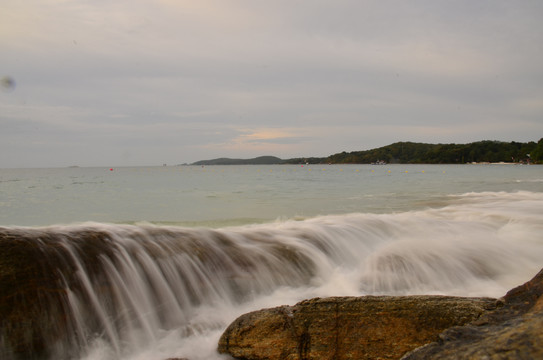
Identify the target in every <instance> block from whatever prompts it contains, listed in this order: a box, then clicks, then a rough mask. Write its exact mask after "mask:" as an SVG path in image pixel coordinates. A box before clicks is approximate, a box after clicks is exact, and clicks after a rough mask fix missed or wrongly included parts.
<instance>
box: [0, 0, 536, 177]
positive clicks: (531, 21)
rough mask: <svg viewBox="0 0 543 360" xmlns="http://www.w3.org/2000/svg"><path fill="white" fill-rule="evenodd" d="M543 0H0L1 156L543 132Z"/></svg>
mask: <svg viewBox="0 0 543 360" xmlns="http://www.w3.org/2000/svg"><path fill="white" fill-rule="evenodd" d="M541 19H543V1H541V0H519V1H510V0H505V1H502V0H478V1H473V0H457V1H449V0H446V1H442V0H410V1H406V0H401V1H400V0H396V1H395V0H375V1H373V0H334V1H331V0H328V1H324V0H273V1H264V0H198V1H195V0H25V1H21V0H2V3H1V4H0V49H1V51H0V168H12V167H15V168H21V167H64V166H73V165H78V166H139V165H142V166H144V165H145V166H147V165H162V164H164V163H166V164H168V165H175V164H181V163H192V162H195V161H198V160H203V159H212V158H218V157H231V158H252V157H256V156H262V155H274V156H278V157H281V158H284V159H287V158H294V157H310V156H318V157H321V156H328V155H331V154H335V153H338V152H342V151H347V152H349V151H359V150H368V149H372V148H376V147H381V146H385V145H388V144H391V143H394V142H397V141H414V142H424V143H469V142H474V141H479V140H499V141H507V142H509V141H519V142H528V141H538V140H539V139H540V138H541V137H543V66H542V64H543V21H541Z"/></svg>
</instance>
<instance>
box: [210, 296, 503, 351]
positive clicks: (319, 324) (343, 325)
mask: <svg viewBox="0 0 543 360" xmlns="http://www.w3.org/2000/svg"><path fill="white" fill-rule="evenodd" d="M495 307H496V300H495V299H490V298H459V297H444V296H406V297H394V296H382V297H375V296H365V297H332V298H325V299H319V298H317V299H312V300H307V301H303V302H300V303H298V304H296V305H294V306H282V307H277V308H273V309H265V310H260V311H255V312H252V313H248V314H245V315H242V316H241V317H239V318H238V319H236V320H235V321H234V322H233V323H232V324H231V325H230V326H229V327H228V328H227V329H226V331H225V332H224V334H223V335H222V337H221V339H220V340H219V348H218V350H219V352H221V353H227V354H230V355H231V356H233V357H235V358H238V359H245V360H258V359H267V360H274V359H282V360H287V359H292V360H294V359H296V360H310V359H337V360H340V359H399V358H400V357H401V356H402V355H404V354H405V353H406V352H408V351H411V350H413V349H415V348H417V347H419V346H422V345H424V344H427V343H430V342H433V341H437V340H438V339H439V338H438V336H439V334H440V333H441V332H443V331H444V330H445V329H448V328H450V327H452V326H458V325H464V324H467V323H469V322H472V321H474V320H476V319H478V318H479V317H480V316H481V315H482V314H483V313H484V312H486V311H489V310H490V309H494V308H495Z"/></svg>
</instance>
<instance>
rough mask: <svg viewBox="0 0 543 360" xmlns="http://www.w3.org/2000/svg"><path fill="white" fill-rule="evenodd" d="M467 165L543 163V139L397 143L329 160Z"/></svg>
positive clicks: (366, 162)
mask: <svg viewBox="0 0 543 360" xmlns="http://www.w3.org/2000/svg"><path fill="white" fill-rule="evenodd" d="M379 160H381V161H384V162H387V163H400V164H423V163H424V164H464V163H471V162H525V163H526V162H529V161H530V162H533V163H535V162H542V160H543V138H542V139H541V140H539V142H538V143H536V142H533V141H532V142H528V143H520V142H514V141H513V142H501V141H489V140H486V141H478V142H474V143H470V144H424V143H414V142H397V143H394V144H391V145H387V146H383V147H380V148H377V149H372V150H366V151H353V152H349V153H347V152H342V153H338V154H334V155H331V156H329V157H328V158H326V160H325V161H326V162H328V163H333V164H349V163H352V164H369V163H374V162H377V161H379Z"/></svg>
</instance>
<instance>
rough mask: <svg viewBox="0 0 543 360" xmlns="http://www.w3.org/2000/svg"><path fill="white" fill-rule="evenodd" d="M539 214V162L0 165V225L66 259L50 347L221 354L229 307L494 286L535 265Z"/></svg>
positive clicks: (104, 354) (483, 291)
mask: <svg viewBox="0 0 543 360" xmlns="http://www.w3.org/2000/svg"><path fill="white" fill-rule="evenodd" d="M541 219H543V166H538V165H512V164H469V165H468V164H466V165H399V164H396V165H309V164H303V165H302V164H300V165H262V166H261V165H245V166H237V165H231V166H157V167H116V168H108V167H96V168H85V167H70V168H51V169H0V227H2V228H8V229H10V230H14V231H19V232H20V233H25V232H29V233H30V232H33V231H37V230H39V231H43V232H47V233H49V234H51V235H52V236H53V237H54V236H58V239H59V240H58V241H59V244H61V245H60V246H62V247H63V248H65V249H67V253H69V254H70V256H71V260H70V261H72V263H74V264H76V266H75V269H74V268H73V267H72V268H70V267H66V268H63V267H62V266H63V265H62V264H59V268H58V269H57V271H59V272H60V273H61V274H62V273H63V272H75V274H76V277H77V278H78V279H80V284H79V285H78V286H76V287H74V288H71V286H72V285H70V284H68V283H66V284H65V286H66V293H67V294H68V295H67V298H66V307H65V309H64V311H65V313H66V317H67V318H68V319H69V321H70V322H71V324H72V326H73V328H74V329H77V331H74V334H73V338H70V339H67V340H66V344H64V345H63V344H60V345H59V344H54V346H53V345H52V349H54V351H55V352H56V353H55V354H54V356H52V357H51V358H55V359H62V358H73V359H80V360H98V359H100V360H104V359H105V360H108V359H122V360H144V359H145V360H165V359H168V358H175V357H178V358H187V359H190V360H204V359H205V360H218V359H230V358H229V357H228V356H227V355H221V354H218V353H217V350H216V349H217V342H218V340H219V337H220V335H221V334H222V332H223V331H224V330H225V328H226V327H227V326H228V325H229V324H230V323H231V322H232V321H233V320H234V319H235V318H236V317H237V316H239V315H241V314H243V313H247V312H249V311H253V310H258V309H262V308H267V307H275V306H280V305H294V304H295V303H297V302H299V301H301V300H304V299H309V298H314V297H327V296H362V295H415V294H434V295H439V294H441V295H455V296H489V297H501V296H503V295H504V294H505V293H506V292H507V291H508V290H510V289H511V288H513V287H515V286H518V285H520V284H522V283H524V282H526V281H528V280H529V279H531V278H532V277H533V276H534V275H535V274H536V273H537V272H538V271H539V270H540V269H541V268H543V221H541ZM89 231H99V232H101V233H106V234H108V237H109V238H110V242H109V243H108V244H109V245H108V246H109V247H111V248H113V250H114V251H111V249H105V248H104V249H101V251H103V252H104V254H106V253H107V254H108V255H107V256H105V255H104V256H103V257H99V258H100V259H101V260H100V261H99V262H98V264H95V265H94V266H93V268H94V269H95V267H98V268H100V271H101V272H102V273H104V274H106V277H107V279H106V280H107V283H108V286H109V287H111V288H113V289H115V290H114V291H111V292H110V293H108V294H106V295H104V294H103V292H100V291H101V290H100V289H101V287H102V288H103V286H104V284H103V282H104V279H102V280H101V281H102V283H98V282H97V283H93V280H92V279H93V277H92V276H90V274H89V272H90V271H91V269H88V268H86V267H85V266H84V262H83V261H82V260H81V261H79V259H82V258H83V256H84V254H82V253H81V251H82V250H81V249H83V247H82V246H81V244H80V242H78V241H76V240H77V238H78V236H79V235H78V234H83V233H88V232H89ZM67 234H68V235H69V236H68V235H67ZM74 239H76V240H74ZM44 246H45V245H44ZM111 254H113V255H111ZM95 270H96V269H95ZM60 278H62V276H60ZM44 311H46V309H44ZM0 345H2V346H4V344H3V342H2V343H0ZM74 348H75V349H74ZM5 353H7V352H5Z"/></svg>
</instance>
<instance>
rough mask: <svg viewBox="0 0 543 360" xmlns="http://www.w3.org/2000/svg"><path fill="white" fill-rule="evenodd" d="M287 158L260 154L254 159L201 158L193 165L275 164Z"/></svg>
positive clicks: (281, 162) (283, 161) (282, 162)
mask: <svg viewBox="0 0 543 360" xmlns="http://www.w3.org/2000/svg"><path fill="white" fill-rule="evenodd" d="M284 163H285V160H281V159H280V158H278V157H275V156H259V157H256V158H253V159H230V158H218V159H212V160H201V161H197V162H195V163H193V164H192V165H275V164H284Z"/></svg>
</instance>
